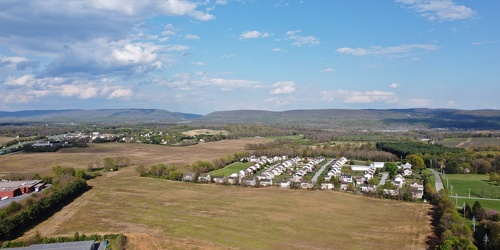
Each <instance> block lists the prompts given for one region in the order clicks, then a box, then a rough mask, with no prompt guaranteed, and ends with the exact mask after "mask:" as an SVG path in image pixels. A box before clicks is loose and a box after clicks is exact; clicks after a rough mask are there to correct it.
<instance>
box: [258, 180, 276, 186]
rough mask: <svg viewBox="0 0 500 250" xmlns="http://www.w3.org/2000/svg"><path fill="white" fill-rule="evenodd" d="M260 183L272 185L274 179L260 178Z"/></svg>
mask: <svg viewBox="0 0 500 250" xmlns="http://www.w3.org/2000/svg"><path fill="white" fill-rule="evenodd" d="M260 185H261V186H263V187H267V186H272V185H273V179H262V180H260Z"/></svg>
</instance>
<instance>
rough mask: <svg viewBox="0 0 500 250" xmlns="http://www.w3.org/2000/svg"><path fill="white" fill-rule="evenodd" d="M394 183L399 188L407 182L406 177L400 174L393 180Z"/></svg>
mask: <svg viewBox="0 0 500 250" xmlns="http://www.w3.org/2000/svg"><path fill="white" fill-rule="evenodd" d="M392 184H393V185H394V186H397V187H399V188H400V187H403V185H404V184H405V178H404V177H403V176H402V175H400V174H398V175H396V177H395V178H394V180H393V181H392Z"/></svg>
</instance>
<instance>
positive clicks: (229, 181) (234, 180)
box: [227, 177, 239, 185]
mask: <svg viewBox="0 0 500 250" xmlns="http://www.w3.org/2000/svg"><path fill="white" fill-rule="evenodd" d="M238 180H239V178H238V177H229V178H227V184H230V185H236V184H237V183H238Z"/></svg>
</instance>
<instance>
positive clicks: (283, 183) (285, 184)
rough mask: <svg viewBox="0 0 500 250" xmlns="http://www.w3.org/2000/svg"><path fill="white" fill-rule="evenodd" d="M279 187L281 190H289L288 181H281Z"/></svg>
mask: <svg viewBox="0 0 500 250" xmlns="http://www.w3.org/2000/svg"><path fill="white" fill-rule="evenodd" d="M280 187H282V188H290V180H282V181H281V182H280Z"/></svg>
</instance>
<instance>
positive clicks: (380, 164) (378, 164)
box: [370, 162, 385, 168]
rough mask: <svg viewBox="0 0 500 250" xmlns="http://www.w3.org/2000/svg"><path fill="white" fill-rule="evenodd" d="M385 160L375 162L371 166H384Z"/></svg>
mask: <svg viewBox="0 0 500 250" xmlns="http://www.w3.org/2000/svg"><path fill="white" fill-rule="evenodd" d="M384 165H385V162H374V163H372V164H371V165H370V166H373V167H375V168H384Z"/></svg>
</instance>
